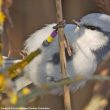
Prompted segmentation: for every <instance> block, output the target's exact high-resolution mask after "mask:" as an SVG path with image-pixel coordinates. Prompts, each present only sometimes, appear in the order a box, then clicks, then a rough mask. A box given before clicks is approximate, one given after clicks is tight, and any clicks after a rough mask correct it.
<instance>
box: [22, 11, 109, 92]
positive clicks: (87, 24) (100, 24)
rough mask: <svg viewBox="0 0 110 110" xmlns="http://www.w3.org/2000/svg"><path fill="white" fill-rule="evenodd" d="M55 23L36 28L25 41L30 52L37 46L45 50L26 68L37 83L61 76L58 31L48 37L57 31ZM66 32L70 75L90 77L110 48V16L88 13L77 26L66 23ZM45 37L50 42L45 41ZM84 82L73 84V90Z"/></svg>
mask: <svg viewBox="0 0 110 110" xmlns="http://www.w3.org/2000/svg"><path fill="white" fill-rule="evenodd" d="M55 25H56V24H50V25H47V26H46V27H44V28H43V29H40V30H38V31H36V32H35V33H34V34H32V35H31V36H30V37H29V38H28V39H27V40H26V42H25V48H24V50H26V51H27V53H28V54H29V53H31V52H32V51H34V50H36V49H38V48H41V49H42V53H41V54H40V55H39V56H38V57H36V58H35V59H34V60H33V61H32V62H31V63H30V64H29V65H28V66H27V67H26V68H25V71H27V72H28V74H29V77H30V79H31V81H32V82H33V83H34V84H35V85H40V84H42V83H46V82H50V83H51V82H52V81H54V82H55V81H58V80H60V79H61V71H60V60H59V45H58V35H57V33H56V37H54V38H50V37H49V36H50V35H51V34H52V32H54V31H55V29H54V28H53V27H54V26H55ZM64 33H65V35H66V37H67V39H68V40H69V41H70V43H71V45H72V48H73V55H72V56H71V57H69V58H68V57H67V75H68V77H71V78H74V77H75V76H76V75H81V76H83V77H90V76H91V75H93V73H94V72H95V71H96V69H97V66H98V65H99V64H100V62H101V61H102V60H103V58H104V57H105V56H106V55H107V54H108V52H109V50H110V16H109V15H106V14H101V13H92V14H88V15H86V16H84V17H82V19H81V20H80V23H79V25H78V26H77V25H76V26H75V25H73V24H66V25H65V28H64ZM54 34H55V33H54ZM46 40H47V41H49V42H51V43H49V42H46V43H45V42H44V41H46ZM48 43H49V44H48ZM44 44H45V45H44ZM85 82H86V81H83V82H79V83H77V84H75V85H71V89H73V90H77V89H78V88H80V87H81V86H83V85H84V84H85ZM58 93H59V91H58Z"/></svg>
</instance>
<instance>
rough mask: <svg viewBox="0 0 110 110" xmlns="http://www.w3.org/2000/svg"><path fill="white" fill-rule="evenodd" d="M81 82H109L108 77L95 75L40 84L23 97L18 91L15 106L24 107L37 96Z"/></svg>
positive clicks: (109, 78)
mask: <svg viewBox="0 0 110 110" xmlns="http://www.w3.org/2000/svg"><path fill="white" fill-rule="evenodd" d="M83 80H89V81H92V80H96V81H110V77H108V76H100V75H95V76H93V77H91V78H84V77H79V76H77V77H75V78H74V79H71V78H65V79H62V80H60V81H57V82H52V83H46V84H42V85H41V86H40V88H39V87H36V86H33V87H32V88H31V93H30V94H29V95H26V96H24V95H23V94H22V92H21V91H19V96H18V97H19V100H18V102H17V104H16V105H15V106H25V105H26V104H27V103H28V102H27V101H29V100H31V99H33V100H34V99H36V97H38V96H42V95H45V94H47V93H49V91H51V90H53V89H55V88H59V87H63V86H64V85H70V84H76V83H77V82H79V81H83Z"/></svg>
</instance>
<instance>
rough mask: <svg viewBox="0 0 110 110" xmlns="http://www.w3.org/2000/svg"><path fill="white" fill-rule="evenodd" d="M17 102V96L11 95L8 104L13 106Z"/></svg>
mask: <svg viewBox="0 0 110 110" xmlns="http://www.w3.org/2000/svg"><path fill="white" fill-rule="evenodd" d="M17 101H18V95H17V94H11V98H10V102H11V104H13V105H15V104H16V103H17Z"/></svg>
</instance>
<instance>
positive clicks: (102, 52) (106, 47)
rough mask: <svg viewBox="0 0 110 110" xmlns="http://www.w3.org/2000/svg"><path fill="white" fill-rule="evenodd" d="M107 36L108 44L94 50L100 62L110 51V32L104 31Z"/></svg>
mask: <svg viewBox="0 0 110 110" xmlns="http://www.w3.org/2000/svg"><path fill="white" fill-rule="evenodd" d="M104 34H105V35H106V36H108V42H107V43H106V45H104V46H101V47H100V48H99V49H98V50H95V51H93V53H94V54H95V55H96V58H97V62H98V63H100V62H101V61H102V60H103V58H104V57H105V56H106V55H107V54H108V53H109V52H110V32H104Z"/></svg>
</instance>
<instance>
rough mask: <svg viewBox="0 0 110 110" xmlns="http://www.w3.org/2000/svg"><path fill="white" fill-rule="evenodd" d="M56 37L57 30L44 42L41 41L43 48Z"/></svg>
mask: <svg viewBox="0 0 110 110" xmlns="http://www.w3.org/2000/svg"><path fill="white" fill-rule="evenodd" d="M56 36H57V30H54V31H53V32H52V33H51V34H50V35H49V36H48V38H47V39H46V40H44V41H43V43H42V45H43V46H44V47H47V46H49V45H50V43H52V42H53V41H54V38H55V37H56Z"/></svg>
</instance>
